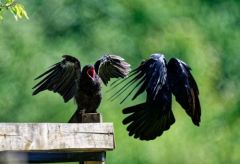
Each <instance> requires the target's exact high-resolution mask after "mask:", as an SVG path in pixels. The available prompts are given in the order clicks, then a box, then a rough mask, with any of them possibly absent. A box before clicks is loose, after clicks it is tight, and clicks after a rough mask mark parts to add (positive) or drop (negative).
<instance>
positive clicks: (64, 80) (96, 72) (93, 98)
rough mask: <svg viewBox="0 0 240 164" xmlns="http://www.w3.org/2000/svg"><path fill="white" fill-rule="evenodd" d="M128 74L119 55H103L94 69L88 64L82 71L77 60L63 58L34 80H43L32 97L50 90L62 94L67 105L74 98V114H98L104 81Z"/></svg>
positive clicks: (125, 65) (126, 66)
mask: <svg viewBox="0 0 240 164" xmlns="http://www.w3.org/2000/svg"><path fill="white" fill-rule="evenodd" d="M129 71H130V65H129V64H128V63H127V62H125V61H124V59H123V58H121V57H119V56H116V55H104V56H103V57H101V58H100V59H99V60H97V61H96V63H95V64H94V66H92V65H86V66H85V67H83V69H82V70H81V65H80V61H79V60H78V59H77V58H75V57H72V56H70V55H64V56H63V60H62V61H61V62H58V63H56V64H54V65H53V66H52V67H50V69H49V70H47V71H46V72H44V73H43V74H41V75H40V76H38V77H37V78H36V79H35V80H37V79H40V78H41V79H42V80H41V81H40V82H38V83H37V84H36V85H35V86H34V87H33V89H34V91H33V95H36V94H38V93H39V92H41V91H44V90H50V91H53V92H56V93H59V94H60V95H61V96H62V97H63V99H64V102H68V101H69V100H70V99H72V98H73V97H74V99H75V101H76V104H77V106H78V108H77V111H76V112H75V114H74V115H76V113H78V112H86V113H95V112H96V111H97V108H98V106H99V104H100V102H101V99H102V97H101V81H102V82H103V83H104V84H105V85H107V83H108V81H109V80H110V78H124V77H126V76H127V75H128V73H129ZM74 117H75V116H74ZM72 119H73V117H72ZM72 119H71V120H72ZM71 120H70V122H72V121H71Z"/></svg>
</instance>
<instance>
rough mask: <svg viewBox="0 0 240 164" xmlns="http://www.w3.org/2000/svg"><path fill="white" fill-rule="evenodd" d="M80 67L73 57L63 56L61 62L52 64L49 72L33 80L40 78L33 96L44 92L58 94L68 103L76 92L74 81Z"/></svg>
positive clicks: (79, 71) (78, 75) (77, 76)
mask: <svg viewBox="0 0 240 164" xmlns="http://www.w3.org/2000/svg"><path fill="white" fill-rule="evenodd" d="M80 74H81V66H80V62H79V61H78V59H76V58H75V57H72V56H69V55H64V56H63V60H62V61H61V62H59V63H56V64H54V65H53V66H52V67H51V68H50V69H49V70H47V71H46V72H44V73H43V74H41V75H40V76H38V77H37V78H36V79H35V80H37V79H40V78H42V80H41V81H40V82H39V83H37V84H36V85H35V86H34V87H33V89H35V90H34V91H33V95H36V94H38V93H39V92H41V91H44V90H50V91H53V92H57V93H59V94H60V95H61V96H62V97H63V99H64V102H67V101H69V100H70V99H71V98H72V97H73V96H74V95H75V92H76V87H77V86H76V84H77V83H76V80H77V79H78V78H79V77H80Z"/></svg>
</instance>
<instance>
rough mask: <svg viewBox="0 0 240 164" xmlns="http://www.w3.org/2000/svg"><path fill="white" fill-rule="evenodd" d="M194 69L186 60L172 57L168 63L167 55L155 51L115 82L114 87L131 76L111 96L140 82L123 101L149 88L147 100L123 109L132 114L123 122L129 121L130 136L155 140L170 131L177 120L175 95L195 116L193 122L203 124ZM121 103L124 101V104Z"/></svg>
mask: <svg viewBox="0 0 240 164" xmlns="http://www.w3.org/2000/svg"><path fill="white" fill-rule="evenodd" d="M190 71H191V68H190V67H189V66H188V65H187V64H185V63H184V62H183V61H181V60H179V59H176V58H172V59H170V60H169V62H168V63H167V62H166V59H165V57H164V55H162V54H152V55H151V56H150V59H148V60H145V61H143V62H142V63H141V64H140V66H139V67H137V68H136V69H134V70H133V71H131V73H130V74H129V77H128V78H126V79H124V80H123V81H120V82H117V83H113V87H116V86H118V85H119V84H121V83H122V82H124V81H125V82H126V80H127V79H130V81H128V82H127V83H126V84H125V85H124V86H123V87H122V88H121V89H120V90H118V92H116V93H115V94H114V95H113V96H112V97H111V99H112V100H114V99H116V98H117V97H118V96H119V95H121V94H122V93H124V92H125V91H126V90H127V89H129V88H130V86H131V85H132V84H136V85H135V86H134V87H133V89H132V90H131V91H130V92H129V93H128V94H127V95H126V96H125V98H124V99H123V100H122V102H123V101H124V100H126V99H127V98H128V97H129V96H130V95H131V93H133V92H134V91H135V90H136V89H137V88H138V89H137V90H136V92H135V94H134V95H133V97H132V100H134V99H135V98H136V97H138V96H139V95H140V94H142V93H143V92H145V91H146V102H144V103H141V104H138V105H135V106H131V107H127V108H125V109H123V113H124V114H129V115H128V116H127V117H126V118H125V119H124V120H123V124H124V125H126V124H128V127H127V130H128V132H129V136H134V138H139V139H140V140H153V139H155V138H156V137H158V136H160V135H161V134H162V133H163V132H164V131H166V130H168V129H169V128H170V126H171V125H172V124H173V123H174V122H175V118H174V115H173V112H172V108H171V103H172V94H173V95H174V96H175V98H176V100H177V102H178V103H179V104H180V105H181V106H182V108H184V110H185V111H186V113H187V114H188V115H189V116H190V117H191V119H192V122H193V123H194V124H195V125H197V126H199V123H200V116H201V107H200V102H199V98H198V95H199V91H198V87H197V84H196V82H195V80H194V78H193V76H192V74H191V72H190ZM122 102H121V103H122Z"/></svg>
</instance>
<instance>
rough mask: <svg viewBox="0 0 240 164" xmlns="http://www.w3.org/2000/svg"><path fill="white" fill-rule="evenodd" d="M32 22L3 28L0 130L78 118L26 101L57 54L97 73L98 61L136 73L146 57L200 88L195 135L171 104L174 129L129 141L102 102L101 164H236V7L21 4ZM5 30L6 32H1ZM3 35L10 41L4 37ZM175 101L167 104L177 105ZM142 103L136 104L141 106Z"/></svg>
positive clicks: (146, 1) (198, 1) (48, 0)
mask: <svg viewBox="0 0 240 164" xmlns="http://www.w3.org/2000/svg"><path fill="white" fill-rule="evenodd" d="M24 4H25V5H26V6H27V9H28V12H29V13H31V15H30V16H31V20H30V21H21V22H18V26H16V22H15V21H14V20H13V19H8V17H9V16H8V15H6V16H4V18H5V17H6V19H5V20H4V21H2V22H1V27H0V36H1V37H0V120H1V121H2V122H67V121H68V119H69V118H70V116H71V115H72V113H73V112H74V110H75V108H76V107H75V105H74V102H73V101H70V102H69V103H67V104H64V103H63V100H62V99H61V97H60V96H59V95H57V94H54V93H51V92H45V93H41V94H39V95H37V96H35V97H32V96H31V92H32V90H31V87H32V86H33V85H34V83H35V82H34V81H33V79H34V78H35V77H36V76H37V75H39V74H40V73H42V72H43V71H44V70H46V69H47V68H48V67H49V66H50V65H52V64H53V63H55V62H57V61H58V60H60V58H61V56H62V55H63V54H72V55H75V56H76V57H78V58H79V59H80V60H81V62H82V65H85V64H93V63H94V62H95V61H96V60H97V59H98V58H99V57H100V56H101V55H102V54H105V53H114V54H118V55H121V56H122V57H124V58H125V59H126V60H127V61H129V62H130V63H131V64H132V65H133V67H135V66H136V65H138V64H139V62H140V61H141V60H143V59H144V58H147V57H148V56H149V54H151V53H155V52H162V53H164V54H165V55H166V57H167V58H168V59H169V58H171V57H173V56H174V57H178V58H180V59H182V60H184V61H185V62H186V63H188V64H189V65H190V66H191V68H192V73H193V75H194V77H195V78H196V81H197V82H198V84H199V90H200V100H201V106H202V121H201V124H200V127H195V126H194V125H193V124H192V123H191V119H190V118H189V117H188V116H187V115H186V114H185V113H184V111H183V110H182V109H181V107H180V106H179V105H178V104H177V103H174V104H173V112H174V115H175V118H176V123H175V124H174V125H173V126H172V127H171V128H170V130H169V131H167V132H166V133H164V134H163V135H162V136H161V137H159V138H157V139H156V140H154V141H151V142H141V141H138V140H134V139H133V138H130V137H128V135H127V132H126V130H125V128H126V127H124V126H123V125H122V124H121V121H122V118H123V114H122V112H121V109H123V108H124V107H125V106H129V105H131V104H136V103H137V102H134V103H132V101H128V102H126V103H124V104H122V105H120V104H119V102H109V101H108V100H107V98H108V97H110V96H111V95H112V94H111V92H110V93H107V92H106V90H107V88H106V87H103V89H104V92H103V101H102V104H101V106H100V108H99V111H100V112H102V113H103V119H104V121H105V122H114V126H115V134H116V137H115V140H116V149H115V150H114V151H113V152H109V153H108V154H107V163H114V164H126V163H131V164H143V163H144V164H145V163H147V164H157V163H172V164H174V163H189V164H190V163H213V164H214V163H239V161H240V156H239V154H240V146H239V145H240V130H239V124H240V112H239V111H240V100H239V97H240V74H239V61H240V55H239V43H240V30H239V29H240V24H239V20H240V2H239V0H228V1H224V0H214V1H212V0H195V1H191V0H181V1H179V0H172V1H166V0H131V1H129V0H121V1H109V0H101V1H99V0H91V1H74V0H61V1H60V0H41V1H24ZM6 29H7V30H6ZM6 31H7V32H6ZM174 99H175V98H174V97H173V101H175V100H174ZM143 100H144V97H141V98H140V99H138V102H142V101H143Z"/></svg>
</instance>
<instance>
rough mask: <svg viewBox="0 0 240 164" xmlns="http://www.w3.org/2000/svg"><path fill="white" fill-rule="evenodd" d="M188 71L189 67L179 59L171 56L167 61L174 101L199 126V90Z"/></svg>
mask: <svg viewBox="0 0 240 164" xmlns="http://www.w3.org/2000/svg"><path fill="white" fill-rule="evenodd" d="M190 71H191V68H190V67H189V66H188V65H187V64H185V63H184V62H183V61H181V60H179V59H176V58H172V59H170V60H169V62H168V76H169V83H170V87H171V91H172V93H173V94H174V95H175V98H176V101H177V102H178V103H179V104H180V105H181V106H182V107H183V108H184V110H185V111H186V113H187V114H188V115H189V116H190V117H191V118H192V121H193V123H194V124H195V125H197V126H199V123H200V117H201V107H200V102H199V97H198V95H199V90H198V86H197V83H196V81H195V80H194V78H193V76H192V74H191V72H190Z"/></svg>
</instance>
